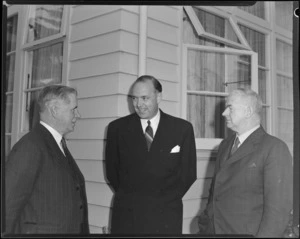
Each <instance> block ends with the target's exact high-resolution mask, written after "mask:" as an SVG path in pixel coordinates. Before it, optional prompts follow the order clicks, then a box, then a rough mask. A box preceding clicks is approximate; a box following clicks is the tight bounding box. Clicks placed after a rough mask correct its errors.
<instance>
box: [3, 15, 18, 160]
mask: <svg viewBox="0 0 300 239" xmlns="http://www.w3.org/2000/svg"><path fill="white" fill-rule="evenodd" d="M17 24H18V15H14V16H12V17H10V18H8V19H7V44H6V79H5V80H6V81H5V83H6V87H5V94H6V103H5V107H6V108H5V109H6V111H5V155H6V156H7V155H8V153H9V151H10V148H11V136H12V114H13V98H14V95H13V91H14V80H15V61H16V43H17Z"/></svg>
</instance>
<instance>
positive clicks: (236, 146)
mask: <svg viewBox="0 0 300 239" xmlns="http://www.w3.org/2000/svg"><path fill="white" fill-rule="evenodd" d="M239 144H240V140H239V137H236V138H235V140H234V143H233V147H232V149H231V152H230V155H233V154H234V152H235V151H236V150H237V149H238V146H239Z"/></svg>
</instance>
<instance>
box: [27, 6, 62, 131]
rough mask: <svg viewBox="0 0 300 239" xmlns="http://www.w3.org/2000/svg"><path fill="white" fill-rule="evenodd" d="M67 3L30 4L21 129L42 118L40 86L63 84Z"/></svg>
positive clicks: (32, 124) (28, 128)
mask: <svg viewBox="0 0 300 239" xmlns="http://www.w3.org/2000/svg"><path fill="white" fill-rule="evenodd" d="M64 24H65V23H64V6H63V5H35V6H30V9H29V15H28V18H27V28H26V33H25V44H24V47H23V49H24V50H25V56H26V63H25V64H26V65H25V74H26V76H25V79H26V81H25V84H26V85H25V87H24V88H25V90H24V97H23V102H24V105H23V115H22V132H27V131H29V130H30V129H31V128H32V127H33V126H34V124H35V123H36V122H38V121H39V114H38V107H37V104H36V100H37V97H38V93H39V91H40V89H41V88H42V87H44V86H46V85H50V84H61V83H62V78H63V52H64Z"/></svg>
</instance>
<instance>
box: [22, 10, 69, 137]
mask: <svg viewBox="0 0 300 239" xmlns="http://www.w3.org/2000/svg"><path fill="white" fill-rule="evenodd" d="M34 6H36V5H34ZM31 7H32V6H27V7H26V10H25V11H24V15H25V18H24V19H25V20H24V31H23V33H22V45H21V50H22V53H23V58H24V62H23V67H24V68H23V77H22V79H24V80H23V81H22V83H21V90H20V94H21V109H20V122H19V132H18V135H19V136H18V137H19V138H21V137H22V136H23V135H25V134H26V133H28V130H27V129H25V128H26V126H25V123H26V122H25V121H26V120H25V111H26V105H27V97H26V94H27V93H28V92H35V91H37V90H40V89H41V88H42V87H36V88H30V89H27V84H28V81H29V79H28V77H31V73H32V67H31V66H32V62H31V61H30V53H29V52H32V51H33V50H36V49H41V48H43V47H47V46H51V45H53V44H57V43H62V44H63V51H62V57H63V60H62V76H61V82H60V84H62V85H63V84H65V83H66V78H67V67H66V66H67V60H68V59H67V58H68V52H67V47H68V42H67V41H66V39H67V37H66V32H67V30H68V18H67V16H68V15H69V7H68V6H67V5H63V14H62V22H61V31H60V32H59V33H57V34H55V35H51V36H48V37H45V38H42V39H39V40H35V41H32V42H29V43H27V42H26V41H27V34H28V28H29V24H28V20H29V16H30V11H31Z"/></svg>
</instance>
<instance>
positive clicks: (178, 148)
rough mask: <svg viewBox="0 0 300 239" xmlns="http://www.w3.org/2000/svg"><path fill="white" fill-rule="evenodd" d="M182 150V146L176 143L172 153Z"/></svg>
mask: <svg viewBox="0 0 300 239" xmlns="http://www.w3.org/2000/svg"><path fill="white" fill-rule="evenodd" d="M178 152H180V146H179V145H176V146H175V147H174V148H172V150H171V153H178Z"/></svg>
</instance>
